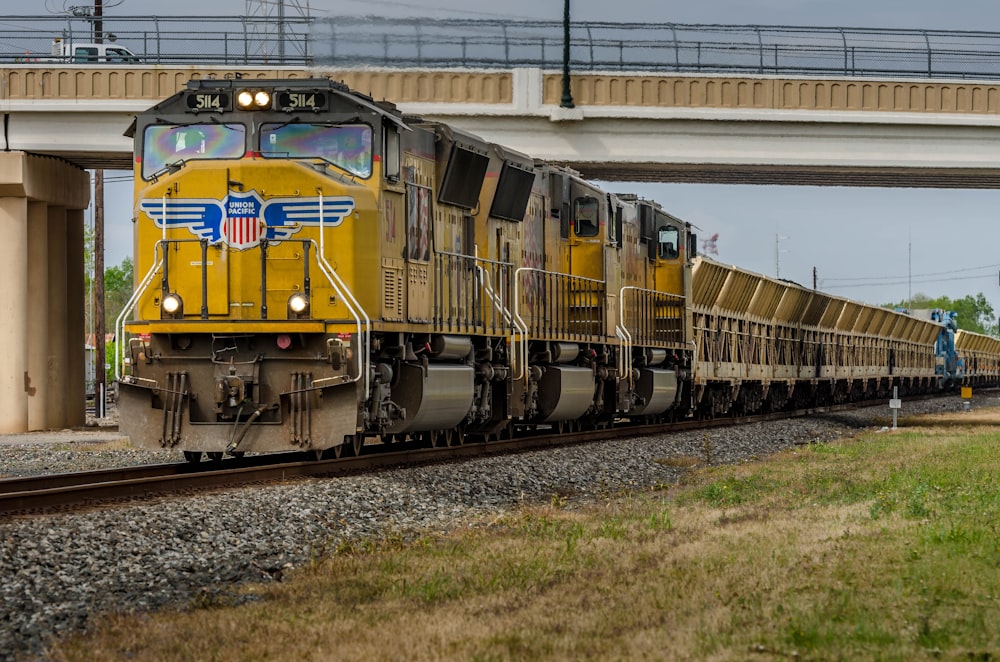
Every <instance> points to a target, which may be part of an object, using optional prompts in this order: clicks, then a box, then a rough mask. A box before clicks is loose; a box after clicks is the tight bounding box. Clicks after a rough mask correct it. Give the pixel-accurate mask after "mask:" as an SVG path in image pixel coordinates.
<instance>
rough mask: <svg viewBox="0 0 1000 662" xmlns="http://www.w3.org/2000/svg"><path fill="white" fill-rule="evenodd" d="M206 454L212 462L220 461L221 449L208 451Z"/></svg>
mask: <svg viewBox="0 0 1000 662" xmlns="http://www.w3.org/2000/svg"><path fill="white" fill-rule="evenodd" d="M207 455H208V459H209V460H210V461H212V462H222V451H210V452H208V453H207Z"/></svg>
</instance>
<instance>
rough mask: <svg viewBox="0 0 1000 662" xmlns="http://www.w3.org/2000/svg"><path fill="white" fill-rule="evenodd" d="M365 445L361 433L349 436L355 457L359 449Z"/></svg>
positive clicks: (358, 453) (359, 453)
mask: <svg viewBox="0 0 1000 662" xmlns="http://www.w3.org/2000/svg"><path fill="white" fill-rule="evenodd" d="M364 446H365V437H364V435H361V434H356V435H354V436H353V437H352V438H351V450H352V451H353V452H354V456H355V457H357V456H358V455H361V449H362V448H364Z"/></svg>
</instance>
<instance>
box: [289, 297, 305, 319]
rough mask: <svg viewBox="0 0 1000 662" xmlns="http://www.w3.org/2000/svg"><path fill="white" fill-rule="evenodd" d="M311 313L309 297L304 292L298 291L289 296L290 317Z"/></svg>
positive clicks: (294, 317)
mask: <svg viewBox="0 0 1000 662" xmlns="http://www.w3.org/2000/svg"><path fill="white" fill-rule="evenodd" d="M308 314H309V297H307V296H306V295H305V294H303V293H302V292H296V293H295V294H293V295H292V296H290V297H288V317H289V318H290V319H296V318H299V317H306V316H307V315H308Z"/></svg>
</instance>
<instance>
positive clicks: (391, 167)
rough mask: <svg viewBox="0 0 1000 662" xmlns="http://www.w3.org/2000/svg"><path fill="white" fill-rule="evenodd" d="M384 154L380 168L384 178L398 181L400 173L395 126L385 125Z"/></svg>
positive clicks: (397, 134)
mask: <svg viewBox="0 0 1000 662" xmlns="http://www.w3.org/2000/svg"><path fill="white" fill-rule="evenodd" d="M382 153H383V154H385V159H383V162H382V168H383V170H384V171H385V178H386V179H388V180H389V181H391V182H398V181H399V173H400V149H399V131H397V130H396V128H395V127H387V128H386V129H385V146H384V149H383V150H382Z"/></svg>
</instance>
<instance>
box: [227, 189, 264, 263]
mask: <svg viewBox="0 0 1000 662" xmlns="http://www.w3.org/2000/svg"><path fill="white" fill-rule="evenodd" d="M225 205H226V221H225V223H223V225H222V236H223V237H224V238H225V240H226V243H227V244H229V246H230V248H235V249H236V250H238V251H241V250H243V249H245V248H250V247H251V246H256V245H257V244H259V243H260V236H261V234H263V232H262V229H263V228H262V227H261V226H262V225H263V223H262V222H261V218H260V207H261V200H260V198H258V197H257V196H256V195H254V194H253V193H250V194H246V195H237V194H233V193H230V194H229V197H227V198H226V202H225Z"/></svg>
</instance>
